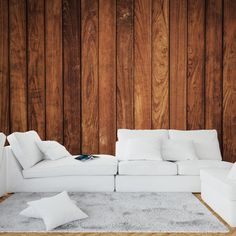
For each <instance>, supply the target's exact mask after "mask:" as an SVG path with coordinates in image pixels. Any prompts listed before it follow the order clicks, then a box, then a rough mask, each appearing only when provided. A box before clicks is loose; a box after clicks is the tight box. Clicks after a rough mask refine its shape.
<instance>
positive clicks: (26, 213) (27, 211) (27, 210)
mask: <svg viewBox="0 0 236 236" xmlns="http://www.w3.org/2000/svg"><path fill="white" fill-rule="evenodd" d="M72 202H73V203H74V204H76V202H75V201H73V200H72ZM20 215H21V216H26V217H31V218H36V219H42V217H41V216H40V214H39V213H38V212H37V210H35V209H34V208H33V207H32V206H28V207H27V208H25V209H24V210H22V211H21V212H20Z"/></svg>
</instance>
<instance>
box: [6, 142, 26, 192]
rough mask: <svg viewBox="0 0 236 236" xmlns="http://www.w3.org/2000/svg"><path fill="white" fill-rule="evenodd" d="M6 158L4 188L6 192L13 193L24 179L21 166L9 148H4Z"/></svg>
mask: <svg viewBox="0 0 236 236" xmlns="http://www.w3.org/2000/svg"><path fill="white" fill-rule="evenodd" d="M5 157H6V188H7V192H14V191H15V189H17V187H18V186H19V185H21V184H23V181H24V177H23V174H22V170H23V169H22V166H21V165H20V163H19V162H18V161H17V159H16V157H15V155H14V154H13V152H12V149H11V147H10V146H7V147H5Z"/></svg>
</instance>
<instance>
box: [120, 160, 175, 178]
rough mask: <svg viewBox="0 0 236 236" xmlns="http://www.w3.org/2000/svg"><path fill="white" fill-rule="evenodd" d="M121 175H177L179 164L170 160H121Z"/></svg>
mask: <svg viewBox="0 0 236 236" xmlns="http://www.w3.org/2000/svg"><path fill="white" fill-rule="evenodd" d="M118 172H119V175H177V166H176V164H175V163H172V162H168V161H147V160H145V161H120V162H119V167H118Z"/></svg>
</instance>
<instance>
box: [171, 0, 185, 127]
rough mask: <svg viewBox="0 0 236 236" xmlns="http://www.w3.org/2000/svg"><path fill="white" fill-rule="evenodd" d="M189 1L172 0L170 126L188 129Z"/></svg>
mask: <svg viewBox="0 0 236 236" xmlns="http://www.w3.org/2000/svg"><path fill="white" fill-rule="evenodd" d="M186 77H187V1H186V0H179V1H174V0H172V1H170V127H171V128H172V129H186V123H187V120H186V113H187V112H186V93H187V92H186V82H187V78H186Z"/></svg>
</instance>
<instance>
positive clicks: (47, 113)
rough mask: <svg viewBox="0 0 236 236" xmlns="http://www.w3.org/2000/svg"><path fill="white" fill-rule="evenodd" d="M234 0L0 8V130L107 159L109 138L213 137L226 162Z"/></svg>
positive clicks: (234, 124)
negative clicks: (138, 134) (135, 133)
mask: <svg viewBox="0 0 236 236" xmlns="http://www.w3.org/2000/svg"><path fill="white" fill-rule="evenodd" d="M235 12H236V1H235V0H1V1H0V112H1V113H0V131H2V132H5V133H6V134H9V133H11V132H14V131H25V130H30V129H35V130H37V131H38V132H39V134H40V136H41V137H42V139H45V138H46V139H54V140H57V141H59V142H61V143H64V144H65V146H66V147H67V148H68V149H69V150H70V151H71V152H72V153H79V152H84V153H90V152H92V153H114V148H115V140H116V130H117V129H118V128H136V129H158V128H174V129H205V128H206V129H217V131H218V134H219V139H220V143H221V148H222V153H223V154H224V160H228V161H236V15H235Z"/></svg>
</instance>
